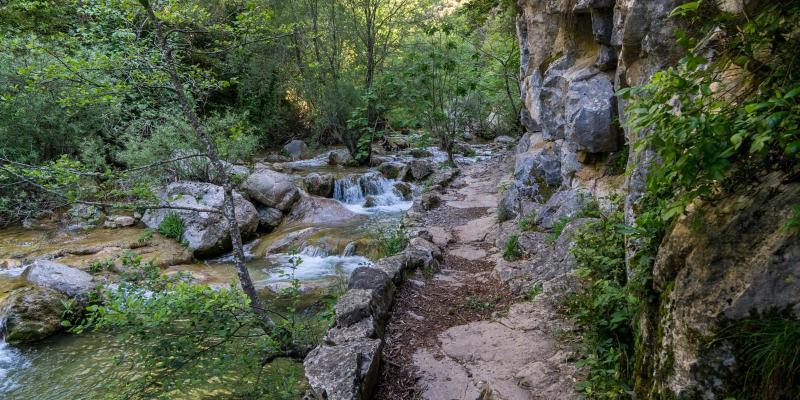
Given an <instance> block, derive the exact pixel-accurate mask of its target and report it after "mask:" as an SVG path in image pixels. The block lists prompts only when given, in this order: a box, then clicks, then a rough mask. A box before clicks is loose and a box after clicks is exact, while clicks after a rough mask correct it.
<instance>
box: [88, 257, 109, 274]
mask: <svg viewBox="0 0 800 400" xmlns="http://www.w3.org/2000/svg"><path fill="white" fill-rule="evenodd" d="M111 268H114V260H112V259H110V258H106V259H104V260H95V261H92V263H91V264H89V273H90V274H99V273H100V272H103V271H108V270H110V269H111Z"/></svg>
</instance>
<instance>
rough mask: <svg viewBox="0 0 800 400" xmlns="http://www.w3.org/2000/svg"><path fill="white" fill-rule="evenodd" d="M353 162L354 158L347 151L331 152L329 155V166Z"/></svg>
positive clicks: (337, 150)
mask: <svg viewBox="0 0 800 400" xmlns="http://www.w3.org/2000/svg"><path fill="white" fill-rule="evenodd" d="M352 161H353V157H352V156H350V152H349V151H347V150H346V149H336V150H331V152H330V153H328V165H346V164H348V163H350V162H352Z"/></svg>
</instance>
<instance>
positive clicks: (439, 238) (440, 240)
mask: <svg viewBox="0 0 800 400" xmlns="http://www.w3.org/2000/svg"><path fill="white" fill-rule="evenodd" d="M428 232H430V234H431V236H432V237H433V243H434V244H436V245H437V246H440V247H445V246H447V244H448V243H450V242H452V241H453V235H452V234H451V233H450V231H448V230H447V229H445V228H442V227H441V226H429V227H428Z"/></svg>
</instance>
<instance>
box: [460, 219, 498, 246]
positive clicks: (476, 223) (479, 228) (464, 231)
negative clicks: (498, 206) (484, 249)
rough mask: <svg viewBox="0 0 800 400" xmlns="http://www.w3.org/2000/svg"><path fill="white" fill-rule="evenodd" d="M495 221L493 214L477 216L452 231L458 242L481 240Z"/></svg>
mask: <svg viewBox="0 0 800 400" xmlns="http://www.w3.org/2000/svg"><path fill="white" fill-rule="evenodd" d="M495 222H496V219H495V218H494V217H493V216H488V217H483V218H478V219H474V220H472V221H469V222H467V223H466V225H462V226H459V227H456V228H455V229H454V232H455V234H456V237H457V238H458V242H459V243H470V242H483V241H484V240H486V236H487V235H489V233H490V232H491V231H492V229H493V228H494V225H495Z"/></svg>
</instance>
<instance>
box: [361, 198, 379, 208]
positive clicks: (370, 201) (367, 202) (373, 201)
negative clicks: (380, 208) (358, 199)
mask: <svg viewBox="0 0 800 400" xmlns="http://www.w3.org/2000/svg"><path fill="white" fill-rule="evenodd" d="M377 205H378V199H377V198H375V196H367V198H366V199H364V207H366V208H372V207H375V206H377Z"/></svg>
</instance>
